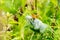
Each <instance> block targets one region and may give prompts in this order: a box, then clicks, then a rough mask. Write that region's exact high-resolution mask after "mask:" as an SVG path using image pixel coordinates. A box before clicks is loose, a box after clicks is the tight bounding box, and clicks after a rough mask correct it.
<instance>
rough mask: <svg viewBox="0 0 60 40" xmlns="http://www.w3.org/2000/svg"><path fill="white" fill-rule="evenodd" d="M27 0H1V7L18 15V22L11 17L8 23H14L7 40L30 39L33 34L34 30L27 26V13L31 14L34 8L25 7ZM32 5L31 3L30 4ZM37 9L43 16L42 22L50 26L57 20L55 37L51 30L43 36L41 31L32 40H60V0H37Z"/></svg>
mask: <svg viewBox="0 0 60 40" xmlns="http://www.w3.org/2000/svg"><path fill="white" fill-rule="evenodd" d="M26 1H27V0H0V9H1V10H3V11H5V12H9V13H10V14H12V16H13V15H15V14H16V16H17V18H18V22H16V21H14V18H11V16H10V17H9V19H8V20H9V21H8V23H9V24H11V25H13V26H11V31H9V32H7V35H8V36H10V37H11V39H10V38H7V40H9V39H10V40H30V39H31V36H32V34H33V31H32V30H31V29H30V28H29V26H31V25H29V26H27V27H26V25H27V24H28V23H27V22H26V19H25V17H26V15H31V13H32V10H29V9H30V7H28V8H25V4H26ZM29 6H30V5H29ZM20 7H22V9H23V15H22V16H21V15H20V14H19V12H18V11H19V8H20ZM37 11H38V13H39V16H41V18H42V19H40V20H42V22H44V23H46V24H48V25H49V26H50V27H52V26H51V24H52V22H54V19H55V20H56V21H55V25H56V26H54V35H53V36H54V38H52V34H51V33H50V32H46V33H44V34H43V36H41V34H40V33H36V34H35V35H34V37H33V38H32V40H60V1H59V0H37Z"/></svg>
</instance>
